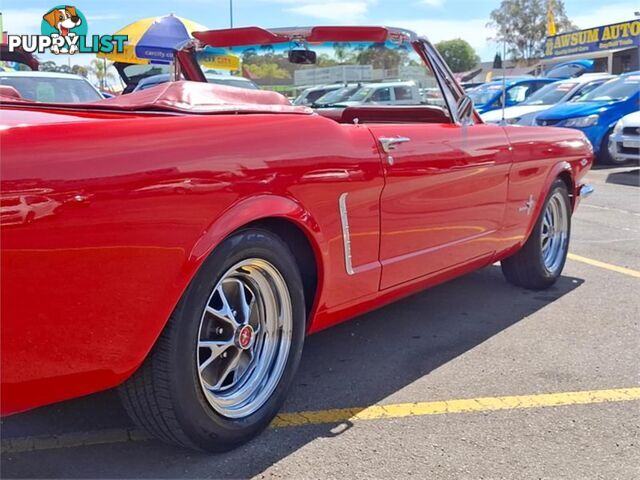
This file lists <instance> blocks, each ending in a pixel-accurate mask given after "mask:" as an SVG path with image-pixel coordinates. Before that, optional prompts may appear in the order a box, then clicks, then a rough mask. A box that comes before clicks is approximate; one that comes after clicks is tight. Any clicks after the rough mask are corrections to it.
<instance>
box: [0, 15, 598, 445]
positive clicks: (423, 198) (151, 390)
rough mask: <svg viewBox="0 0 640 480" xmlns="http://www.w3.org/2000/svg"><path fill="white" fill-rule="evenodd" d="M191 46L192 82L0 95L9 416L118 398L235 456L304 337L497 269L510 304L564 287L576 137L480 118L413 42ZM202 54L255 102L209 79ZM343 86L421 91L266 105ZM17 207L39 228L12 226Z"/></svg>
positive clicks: (579, 152)
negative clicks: (345, 101)
mask: <svg viewBox="0 0 640 480" xmlns="http://www.w3.org/2000/svg"><path fill="white" fill-rule="evenodd" d="M195 37H196V38H197V40H196V41H194V42H192V43H190V44H186V45H184V46H183V47H182V48H181V49H179V50H178V51H177V52H176V60H175V69H174V71H175V74H176V75H179V76H180V77H181V78H183V79H185V80H180V81H175V82H171V83H166V84H162V85H159V86H156V87H153V88H150V89H147V90H144V91H141V92H138V93H132V94H128V95H123V96H120V97H118V98H113V99H109V100H103V101H99V102H96V103H91V104H75V105H74V104H43V103H34V102H31V101H27V100H24V99H20V98H16V97H17V96H16V95H15V94H12V95H9V96H3V97H0V99H1V101H2V104H3V105H2V108H3V110H2V117H1V120H0V136H1V138H0V140H1V143H2V169H1V178H2V183H1V191H2V210H1V215H2V216H1V217H0V218H1V219H2V238H1V240H2V274H3V278H2V280H3V282H2V312H1V313H2V413H3V414H5V415H7V414H12V413H16V412H21V411H25V410H28V409H31V408H34V407H38V406H40V405H45V404H48V403H52V402H57V401H60V400H65V399H68V398H72V397H77V396H80V395H85V394H89V393H92V392H97V391H99V390H104V389H108V388H111V387H115V386H119V391H120V394H121V398H122V400H123V402H124V405H125V406H126V408H127V410H128V411H129V413H130V414H131V416H132V418H133V419H134V420H135V421H136V422H137V423H138V424H139V425H140V426H141V427H143V428H145V429H146V430H147V431H149V432H150V433H152V434H154V435H156V436H157V437H159V438H161V439H163V440H165V441H168V442H174V443H177V444H180V445H184V446H187V447H192V448H197V449H202V450H209V451H221V450H225V449H229V448H233V447H235V446H237V445H239V444H241V443H243V442H245V441H247V440H248V439H250V438H251V437H253V436H254V435H256V434H257V433H258V432H260V431H261V430H262V429H264V428H265V427H266V426H267V425H268V424H269V422H270V421H271V420H272V418H273V417H274V416H275V415H276V413H277V412H278V409H279V408H280V406H281V404H282V402H283V400H284V397H285V395H286V393H287V390H288V388H289V386H290V385H291V383H292V379H293V377H294V375H295V372H296V368H297V366H298V363H299V360H300V355H301V352H302V347H303V343H304V339H305V336H306V335H307V334H309V333H313V332H317V331H319V330H321V329H324V328H327V327H329V326H331V325H334V324H336V323H338V322H341V321H343V320H346V319H348V318H350V317H353V316H355V315H359V314H362V313H364V312H366V311H368V310H371V309H373V308H376V307H379V306H380V305H383V304H385V303H388V302H391V301H393V300H396V299H398V298H401V297H404V296H406V295H409V294H411V293H413V292H416V291H419V290H421V289H424V288H426V287H429V286H432V285H435V284H438V283H441V282H444V281H446V280H449V279H451V278H453V277H456V276H459V275H462V274H464V273H466V272H469V271H472V270H475V269H478V268H481V267H484V266H487V265H490V264H492V263H494V262H497V261H501V262H502V269H503V271H504V274H505V276H506V278H507V280H509V281H510V282H513V283H515V284H517V285H520V286H522V287H525V288H531V289H543V288H546V287H549V286H550V285H552V284H553V283H554V281H555V280H556V279H557V278H558V276H559V275H560V274H561V272H562V269H563V266H564V263H565V258H566V255H567V248H568V243H569V234H570V226H571V214H572V212H573V211H574V209H575V208H576V207H577V205H578V202H579V200H580V198H581V197H582V196H585V195H587V194H588V193H590V191H591V188H590V187H589V186H588V185H585V184H584V183H583V177H584V175H585V173H586V172H587V171H588V169H589V167H590V166H591V163H592V153H593V152H592V149H591V146H590V144H589V142H588V141H587V140H586V138H585V137H584V135H583V134H582V133H581V132H579V131H576V130H568V129H561V128H542V127H511V126H500V125H486V124H484V123H483V122H482V121H481V119H480V118H479V116H478V115H477V113H476V112H475V111H474V109H473V105H472V103H471V101H470V99H469V97H467V96H465V95H464V92H463V91H462V89H461V88H460V87H459V86H458V84H457V83H456V82H455V81H454V79H453V76H452V74H451V72H450V70H449V68H448V67H447V65H446V64H445V63H444V62H443V60H442V58H441V57H440V56H439V55H438V53H437V52H436V50H435V49H434V48H433V46H432V45H431V44H430V43H429V42H428V41H427V40H425V39H422V38H419V37H418V36H416V35H415V34H413V33H412V32H409V31H405V30H399V29H391V28H383V27H315V28H292V29H276V30H264V29H260V28H254V27H252V28H240V29H230V30H218V31H207V32H200V33H196V34H195ZM216 52H223V54H229V53H231V54H234V55H238V56H240V57H241V59H242V70H241V72H242V73H243V74H244V75H245V76H246V77H247V78H251V79H252V80H254V81H255V82H256V83H257V84H258V85H259V86H260V87H261V88H262V90H246V89H239V88H233V87H228V86H221V85H212V84H207V83H206V82H205V76H204V73H203V68H202V67H201V64H203V65H204V61H203V60H202V59H207V58H209V59H210V57H211V55H216V54H217V53H216ZM241 72H228V73H229V74H240V73H241ZM336 79H337V81H340V82H352V83H353V82H359V81H363V82H368V83H375V82H385V81H386V83H391V82H390V80H394V82H395V83H397V81H398V80H402V81H403V82H413V83H412V84H411V85H412V88H413V85H415V86H416V87H418V89H419V90H420V92H426V91H428V92H429V95H428V97H425V98H423V99H419V100H418V101H416V104H415V105H379V104H376V102H375V100H371V101H368V102H366V103H362V104H359V105H357V104H356V105H352V104H351V103H350V104H349V106H344V105H343V106H340V104H334V105H328V106H326V108H322V109H317V110H313V109H310V108H308V107H304V106H292V105H291V104H290V102H289V100H288V99H287V98H286V97H285V96H283V95H282V94H280V93H275V92H274V91H266V89H271V90H278V91H284V92H288V93H289V94H290V95H291V96H294V95H295V94H296V90H298V91H299V90H303V89H305V88H307V87H308V86H309V85H313V84H319V83H322V82H324V83H325V84H329V83H332V82H333V81H336ZM388 88H397V91H394V92H393V97H394V98H401V97H402V96H403V95H407V91H406V90H405V87H403V86H398V87H393V86H390V87H388ZM386 93H390V92H382V93H381V97H380V98H384V95H386ZM383 94H384V95H383ZM32 197H33V198H37V199H38V201H39V202H41V203H45V204H46V205H47V206H49V207H50V208H47V209H43V208H42V207H41V208H40V209H35V207H33V211H34V212H36V211H37V212H44V211H46V214H44V213H41V214H36V215H29V212H28V211H27V210H28V209H29V208H32V207H29V202H25V203H24V209H25V211H24V212H22V213H20V212H18V213H19V214H15V212H13V213H12V208H13V207H12V205H13V204H15V202H16V200H15V199H21V198H32ZM11 202H13V203H11ZM20 205H23V204H22V203H20ZM21 208H22V207H21ZM5 218H6V219H7V220H6V221H5ZM16 219H17V220H16ZM505 304H508V299H505Z"/></svg>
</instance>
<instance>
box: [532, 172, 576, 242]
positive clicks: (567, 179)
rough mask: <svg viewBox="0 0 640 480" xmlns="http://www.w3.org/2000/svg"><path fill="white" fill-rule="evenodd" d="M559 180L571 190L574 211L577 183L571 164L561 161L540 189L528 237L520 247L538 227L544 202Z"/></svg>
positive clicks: (570, 196) (570, 195)
mask: <svg viewBox="0 0 640 480" xmlns="http://www.w3.org/2000/svg"><path fill="white" fill-rule="evenodd" d="M558 178H559V179H561V180H562V181H563V182H564V183H565V184H566V185H567V188H568V189H569V198H570V199H571V207H572V209H573V205H574V202H575V182H574V180H573V171H572V168H571V164H570V163H569V162H567V161H560V162H558V163H556V164H555V165H553V167H551V169H549V173H548V175H547V177H546V178H545V181H544V183H543V184H542V187H541V188H540V191H539V193H538V198H537V199H536V204H535V208H534V209H533V212H532V215H531V218H530V220H529V225H528V226H527V231H526V235H525V236H524V237H523V238H524V239H523V241H522V243H521V244H520V246H522V245H524V244H525V243H526V241H527V240H528V239H529V237H530V236H531V233H532V232H533V228H534V227H535V225H536V221H537V220H538V217H539V216H540V213H541V212H542V208H543V207H544V201H545V199H546V198H547V194H548V193H549V190H550V189H551V185H553V182H555V181H556V179H558Z"/></svg>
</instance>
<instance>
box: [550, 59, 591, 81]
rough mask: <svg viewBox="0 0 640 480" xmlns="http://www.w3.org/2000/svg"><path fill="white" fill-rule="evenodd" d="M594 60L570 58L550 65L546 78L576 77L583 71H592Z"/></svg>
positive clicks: (583, 72) (582, 73)
mask: <svg viewBox="0 0 640 480" xmlns="http://www.w3.org/2000/svg"><path fill="white" fill-rule="evenodd" d="M594 64H595V62H594V61H593V60H589V59H582V60H570V61H568V62H562V63H559V64H557V65H554V66H552V67H551V68H550V69H549V70H547V73H546V74H545V76H546V77H547V78H576V77H580V76H582V75H584V74H585V73H593V66H594Z"/></svg>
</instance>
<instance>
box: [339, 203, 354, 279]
mask: <svg viewBox="0 0 640 480" xmlns="http://www.w3.org/2000/svg"><path fill="white" fill-rule="evenodd" d="M348 195H349V193H347V192H345V193H343V194H342V195H340V198H339V200H338V207H339V209H340V222H341V223H342V242H343V244H344V268H345V270H346V271H347V274H349V275H353V274H354V273H355V272H354V271H353V265H352V263H351V235H350V233H349V217H348V214H347V196H348Z"/></svg>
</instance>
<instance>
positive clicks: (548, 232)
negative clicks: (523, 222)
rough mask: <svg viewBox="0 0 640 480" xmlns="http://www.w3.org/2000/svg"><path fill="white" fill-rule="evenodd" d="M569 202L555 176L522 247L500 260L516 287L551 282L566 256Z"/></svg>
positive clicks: (535, 287)
mask: <svg viewBox="0 0 640 480" xmlns="http://www.w3.org/2000/svg"><path fill="white" fill-rule="evenodd" d="M570 234H571V203H570V201H569V192H568V190H567V186H566V184H565V183H564V182H563V181H562V180H561V179H557V180H556V181H555V182H554V183H553V185H552V186H551V190H550V191H549V194H548V195H547V198H546V199H545V203H544V206H543V208H542V210H541V212H540V216H539V217H538V219H537V221H536V224H535V226H534V228H533V231H532V232H531V236H530V237H529V239H528V240H527V242H526V243H525V244H524V246H523V247H522V249H521V250H520V251H518V252H517V253H515V254H514V255H512V256H511V257H509V258H506V259H504V260H502V262H501V265H502V272H503V273H504V276H505V277H506V279H507V280H508V281H509V282H511V283H513V284H514V285H518V286H520V287H525V288H529V289H532V290H542V289H545V288H548V287H550V286H551V285H553V284H554V283H555V281H556V280H557V279H558V277H559V276H560V274H561V273H562V269H563V268H564V264H565V261H566V260H567V252H568V250H569V237H570Z"/></svg>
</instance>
